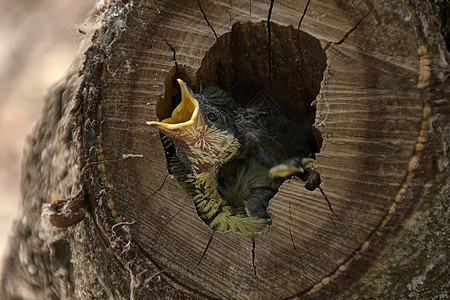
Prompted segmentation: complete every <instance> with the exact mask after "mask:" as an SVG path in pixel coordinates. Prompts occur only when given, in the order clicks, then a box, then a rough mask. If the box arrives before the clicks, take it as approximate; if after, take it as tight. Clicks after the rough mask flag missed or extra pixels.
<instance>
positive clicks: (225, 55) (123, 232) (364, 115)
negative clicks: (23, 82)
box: [1, 0, 450, 299]
mask: <svg viewBox="0 0 450 300" xmlns="http://www.w3.org/2000/svg"><path fill="white" fill-rule="evenodd" d="M435 15H436V13H435V11H434V10H433V9H432V7H431V6H430V4H429V3H428V2H427V1H419V0H417V1H413V0H410V1H392V0H389V1H353V0H352V1H350V0H346V1H333V0H328V1H306V0H304V1H290V0H285V1H277V0H275V1H256V0H255V1H220V0H215V1H187V0H186V1H134V2H130V3H126V4H123V3H122V2H120V1H119V2H116V1H106V2H104V3H103V4H102V7H101V8H100V11H99V13H98V15H97V16H95V18H92V21H91V23H92V28H93V29H92V32H91V33H88V36H87V38H86V40H85V42H84V45H83V51H82V52H81V55H80V56H79V57H78V58H77V59H76V60H75V61H74V63H73V65H72V67H71V69H70V70H69V71H68V73H67V75H66V76H65V77H64V78H63V79H62V80H61V81H60V82H59V84H57V85H56V86H55V87H53V88H52V89H51V90H50V92H49V94H48V97H47V101H46V106H45V108H44V112H43V115H42V118H41V120H40V122H39V124H38V126H37V128H36V130H35V131H34V133H33V135H32V136H31V137H30V139H29V141H28V146H27V150H26V153H25V159H24V167H23V172H22V174H23V180H22V192H23V204H22V205H23V211H22V217H21V219H20V220H18V221H17V222H16V226H15V232H14V236H13V238H12V239H11V241H10V252H9V256H8V257H7V258H6V260H5V271H4V273H3V276H2V283H1V298H2V299H19V298H20V299H72V298H74V299H94V298H98V299H105V298H109V299H122V298H130V299H150V298H186V299H191V298H192V299H197V298H204V297H207V298H209V297H211V298H226V299H232V298H236V299H277V298H286V297H295V298H301V299H314V298H319V299H328V298H345V299H349V298H361V299H369V298H370V299H373V298H391V299H398V298H427V299H431V298H432V297H439V296H442V297H444V296H445V295H446V293H447V291H448V289H449V286H448V282H449V273H448V232H449V225H448V219H449V213H448V198H449V195H450V186H449V178H450V174H449V169H448V168H446V167H447V165H448V153H447V152H446V151H447V149H448V142H449V140H448V136H449V127H448V116H449V95H450V87H449V82H448V76H449V65H448V62H449V53H448V51H447V50H446V48H445V45H444V42H443V40H442V37H441V36H440V35H439V24H438V23H437V21H436V19H435ZM176 78H182V79H184V80H185V81H186V82H187V83H188V84H189V85H191V86H192V87H193V89H194V90H196V91H197V90H199V89H200V87H201V86H209V85H217V86H220V87H222V88H224V89H226V90H228V91H229V92H230V93H231V94H232V95H233V96H234V97H235V98H237V99H238V100H240V101H241V102H242V103H247V102H251V101H254V100H255V99H256V100H258V99H259V98H258V97H259V96H258V95H261V92H262V91H263V92H264V93H263V94H264V95H266V96H263V98H264V99H269V101H268V103H269V104H268V105H269V106H272V107H273V108H274V109H275V110H277V111H280V112H281V113H283V114H285V115H287V116H288V117H289V118H291V119H293V120H297V121H298V120H300V119H304V118H306V117H307V116H309V115H311V114H312V115H314V114H315V120H314V128H315V131H316V133H317V134H316V137H317V142H318V143H319V145H320V152H319V153H317V155H316V161H315V163H314V168H315V170H316V171H317V172H319V174H320V177H321V185H320V187H321V190H322V191H323V194H325V195H326V197H327V198H328V200H329V202H330V205H331V207H332V208H333V212H334V213H333V212H332V211H331V210H330V209H329V205H328V204H327V202H326V201H325V199H324V195H323V194H322V193H321V192H320V190H319V189H316V190H314V191H309V190H306V189H305V188H304V183H303V182H302V181H301V180H299V179H291V180H289V181H287V182H285V183H284V184H283V185H282V187H281V188H280V190H279V192H278V193H277V195H276V196H275V197H274V198H273V199H272V200H271V202H270V205H269V210H268V212H269V214H270V215H271V218H272V224H271V225H270V226H269V227H268V228H267V229H265V230H264V231H263V232H261V233H257V234H256V236H255V238H254V239H253V238H252V236H249V235H241V234H238V233H232V232H227V233H213V231H212V230H211V229H209V227H208V226H207V225H205V224H204V223H203V222H202V221H201V220H200V218H199V217H198V216H197V214H196V211H195V207H194V205H193V202H192V199H190V198H189V196H187V194H186V193H185V192H184V191H183V189H182V188H180V187H179V185H178V184H177V182H176V180H175V179H174V178H173V177H172V176H170V175H169V173H168V170H167V167H166V164H167V162H166V159H165V156H164V150H163V148H162V145H161V141H160V137H159V134H158V132H156V131H155V130H153V129H152V128H150V127H148V126H146V124H145V122H146V121H149V120H156V119H157V118H158V117H159V118H162V117H164V116H167V115H168V114H170V110H171V109H173V103H172V101H173V98H174V97H175V96H174V95H173V92H172V86H173V82H174V80H175V79H176ZM252 99H253V100H252ZM311 104H312V105H313V106H311ZM55 199H68V200H69V201H68V202H61V201H59V202H57V204H53V205H50V203H51V202H52V201H54V200H55ZM83 218H84V219H83ZM79 221H81V222H79ZM52 224H53V225H56V226H53V225H52ZM58 227H62V228H58Z"/></svg>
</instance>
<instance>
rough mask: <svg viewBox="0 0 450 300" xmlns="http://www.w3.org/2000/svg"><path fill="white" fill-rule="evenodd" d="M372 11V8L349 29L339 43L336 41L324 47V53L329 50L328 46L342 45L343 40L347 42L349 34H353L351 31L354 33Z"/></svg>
mask: <svg viewBox="0 0 450 300" xmlns="http://www.w3.org/2000/svg"><path fill="white" fill-rule="evenodd" d="M372 10H373V8H371V9H370V10H369V11H368V12H367V13H366V14H365V15H364V16H363V17H362V18H361V19H360V20H359V21H358V22H357V23H356V24H355V25H354V26H353V27H352V28H350V30H349V31H347V32H346V33H345V34H344V36H343V37H342V38H341V39H340V40H339V41H337V42H332V43H329V44H328V45H326V46H325V47H324V49H323V50H324V51H327V50H328V48H330V46H331V45H333V44H334V45H341V44H342V43H344V42H345V40H347V38H348V37H349V36H350V34H352V33H353V31H355V30H356V28H358V26H359V25H360V24H361V23H362V21H364V20H365V19H366V18H367V17H368V16H369V15H370V13H371V12H372Z"/></svg>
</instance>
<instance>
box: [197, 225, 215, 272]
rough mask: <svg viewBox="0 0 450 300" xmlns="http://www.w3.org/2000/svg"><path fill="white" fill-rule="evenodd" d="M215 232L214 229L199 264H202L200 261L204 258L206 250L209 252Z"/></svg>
mask: <svg viewBox="0 0 450 300" xmlns="http://www.w3.org/2000/svg"><path fill="white" fill-rule="evenodd" d="M214 233H215V231H213V233H212V234H211V236H210V237H209V240H208V243H207V244H206V247H205V250H203V253H202V256H201V257H200V260H199V261H198V263H197V266H198V265H200V263H201V262H202V260H203V257H204V256H205V255H206V252H207V251H208V249H209V245H211V242H212V240H213V238H214Z"/></svg>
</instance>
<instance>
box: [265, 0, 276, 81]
mask: <svg viewBox="0 0 450 300" xmlns="http://www.w3.org/2000/svg"><path fill="white" fill-rule="evenodd" d="M274 2H275V0H270V6H269V12H268V14H267V42H268V45H267V54H268V59H269V80H270V89H272V77H273V76H272V54H271V52H270V45H271V43H272V34H271V28H270V19H271V17H272V9H273V3H274Z"/></svg>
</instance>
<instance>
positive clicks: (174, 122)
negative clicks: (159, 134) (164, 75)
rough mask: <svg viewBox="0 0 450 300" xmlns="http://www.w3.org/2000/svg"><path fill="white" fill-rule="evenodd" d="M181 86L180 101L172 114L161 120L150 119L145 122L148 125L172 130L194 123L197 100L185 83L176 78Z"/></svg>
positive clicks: (196, 112) (196, 114)
mask: <svg viewBox="0 0 450 300" xmlns="http://www.w3.org/2000/svg"><path fill="white" fill-rule="evenodd" d="M177 81H178V84H179V85H180V88H181V102H180V104H178V106H177V107H175V109H174V110H173V111H172V115H171V116H170V117H169V118H166V119H164V120H162V121H161V122H157V121H150V122H147V124H148V125H150V126H155V127H157V128H159V129H162V130H165V131H166V130H173V129H181V128H183V127H187V126H189V125H192V124H193V123H194V120H195V119H196V118H197V116H198V113H199V104H198V101H197V100H196V99H195V98H194V95H193V94H192V91H191V90H190V88H189V87H188V86H187V85H186V83H185V82H184V81H183V80H181V79H177Z"/></svg>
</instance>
